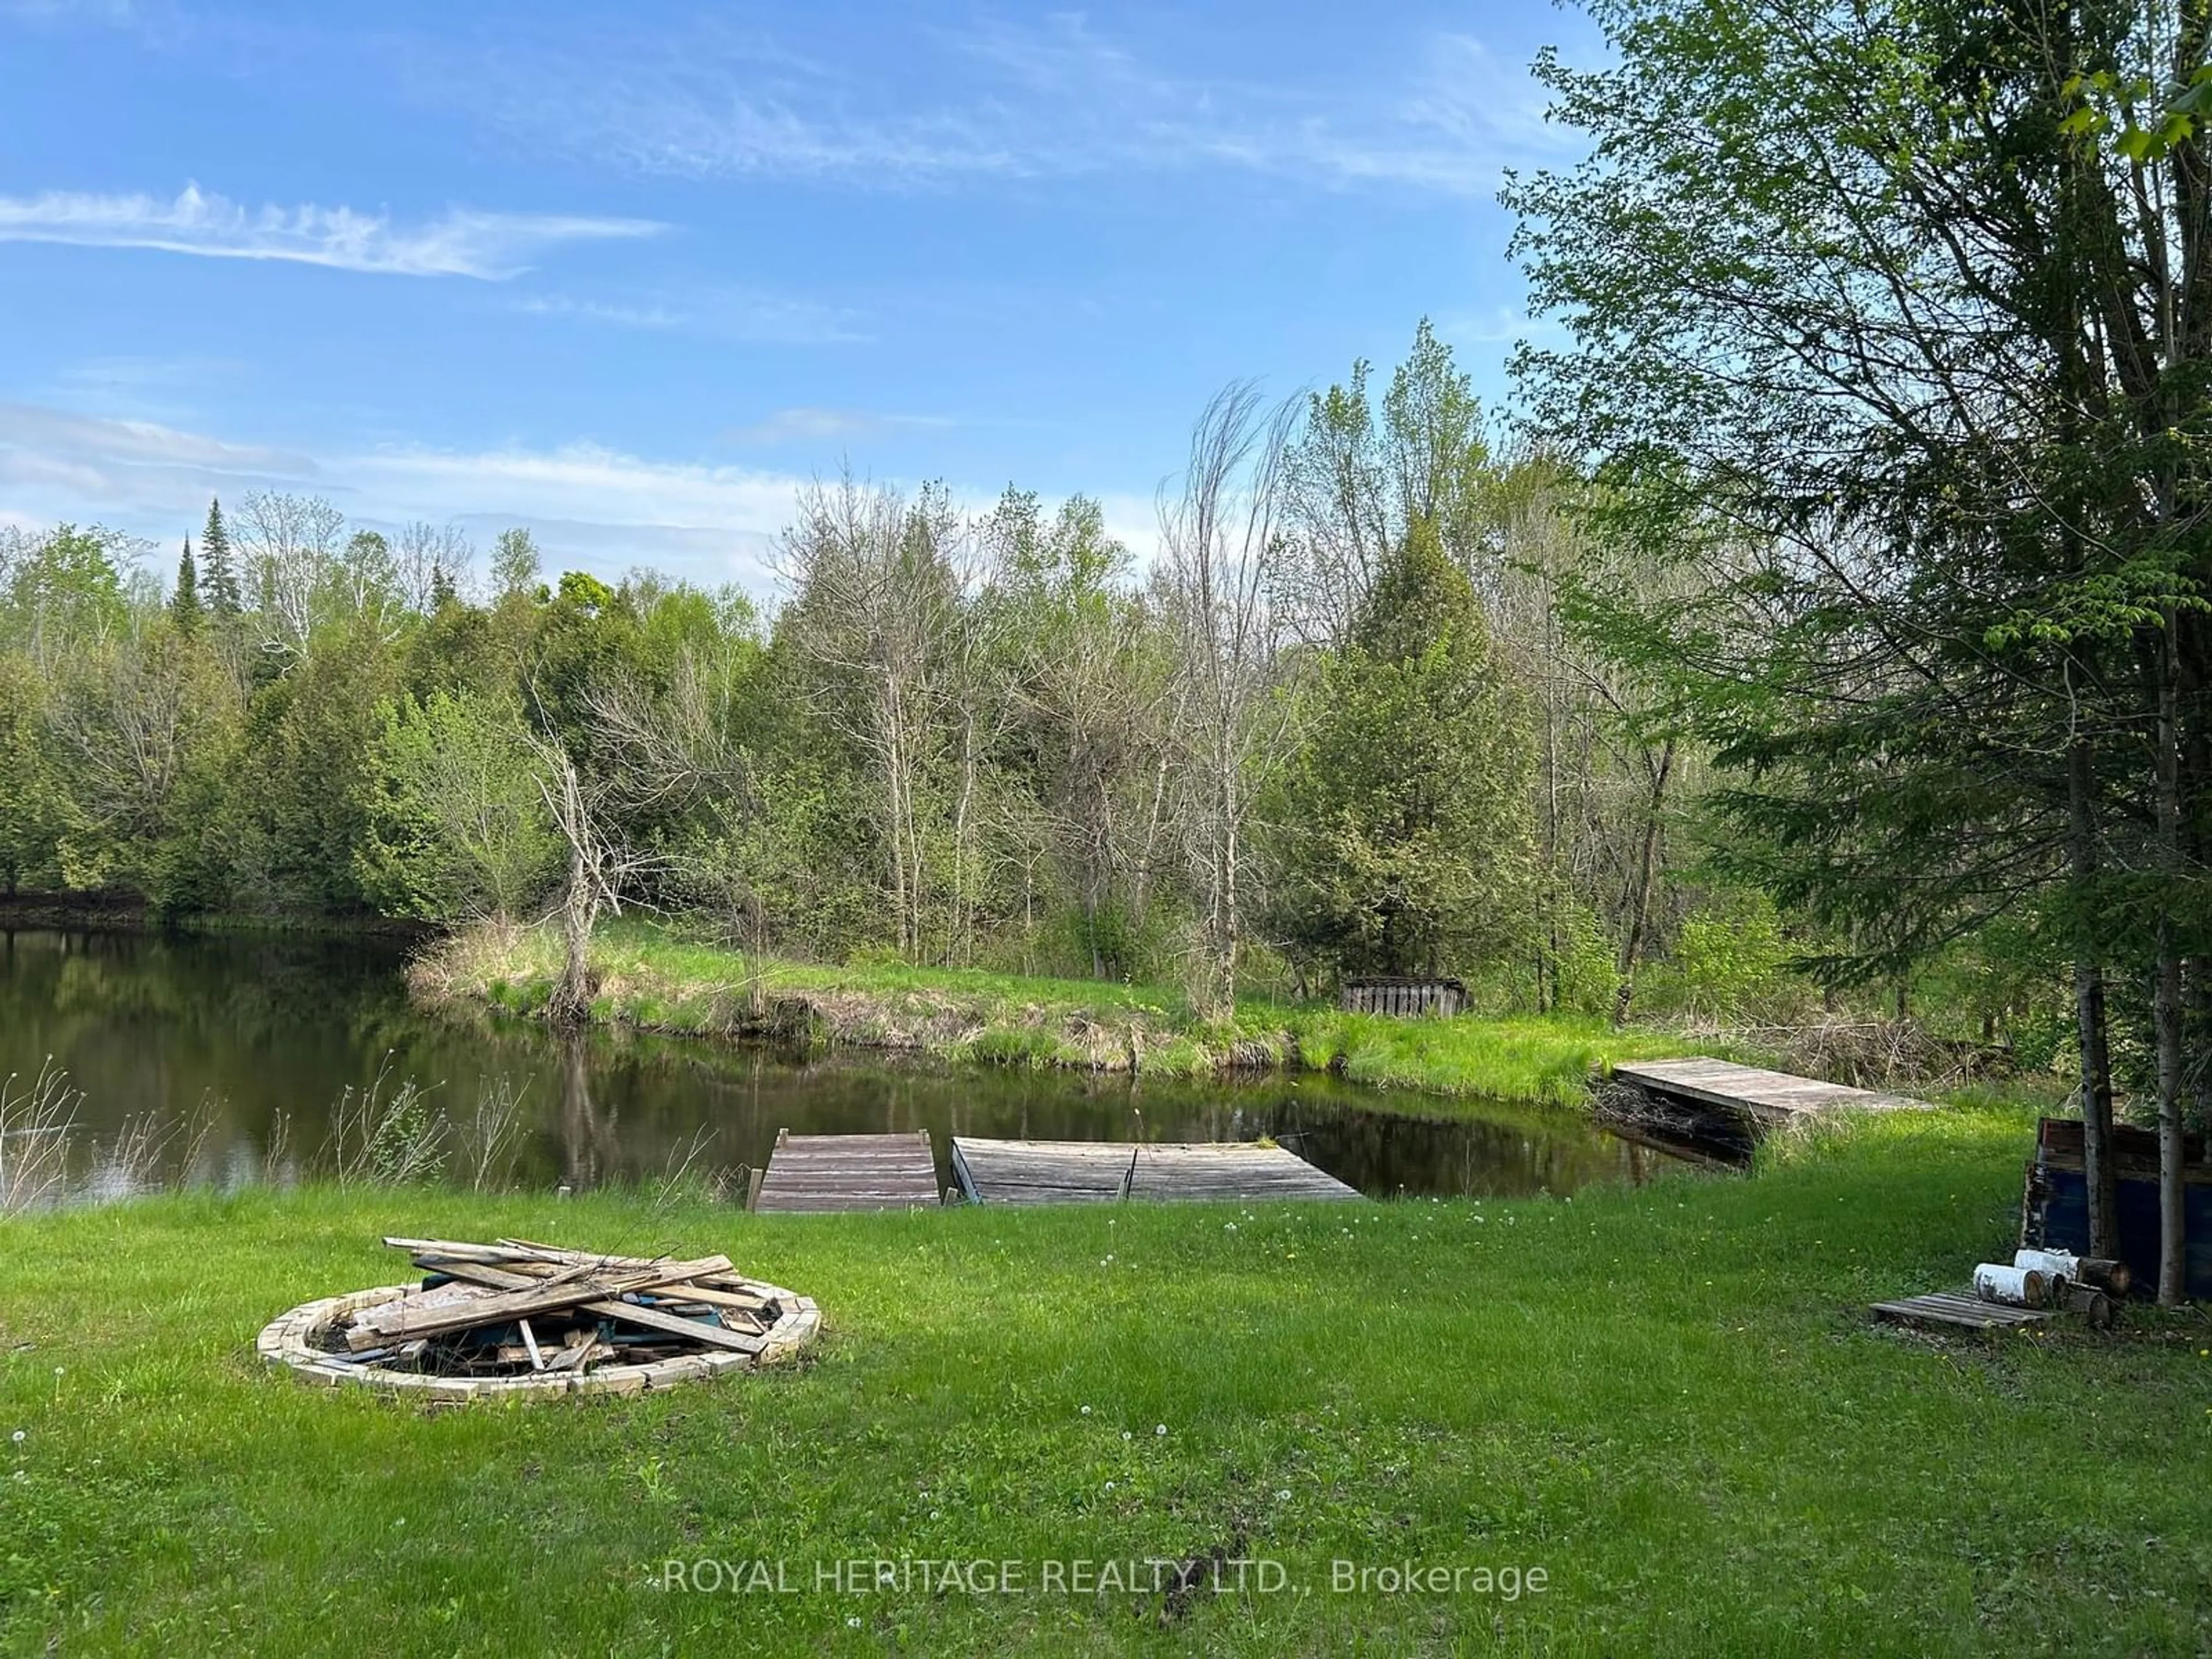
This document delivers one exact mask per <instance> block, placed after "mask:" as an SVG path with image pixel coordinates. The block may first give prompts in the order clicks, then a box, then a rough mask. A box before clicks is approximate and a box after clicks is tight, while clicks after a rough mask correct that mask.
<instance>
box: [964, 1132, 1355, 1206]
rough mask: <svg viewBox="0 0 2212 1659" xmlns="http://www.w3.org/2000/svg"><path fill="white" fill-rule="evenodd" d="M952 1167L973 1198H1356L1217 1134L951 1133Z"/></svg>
mask: <svg viewBox="0 0 2212 1659" xmlns="http://www.w3.org/2000/svg"><path fill="white" fill-rule="evenodd" d="M952 1173H953V1176H954V1177H955V1178H956V1179H957V1181H958V1182H960V1187H961V1190H962V1191H963V1192H964V1193H965V1194H967V1195H968V1197H969V1200H972V1201H974V1202H975V1203H980V1204H1099V1203H1112V1202H1114V1201H1115V1200H1120V1199H1123V1198H1132V1199H1145V1200H1168V1201H1187V1200H1230V1201H1235V1200H1243V1201H1245V1202H1250V1201H1251V1200H1255V1199H1355V1198H1358V1196H1359V1193H1358V1189H1357V1188H1352V1187H1348V1186H1346V1184H1345V1183H1344V1182H1341V1181H1339V1180H1338V1179H1337V1178H1336V1177H1335V1176H1333V1175H1329V1174H1328V1173H1326V1172H1325V1171H1323V1170H1316V1168H1314V1166H1313V1165H1312V1164H1309V1163H1307V1162H1306V1161H1305V1159H1304V1158H1300V1157H1299V1156H1298V1155H1297V1153H1296V1152H1290V1151H1288V1150H1286V1149H1285V1148H1283V1147H1281V1146H1259V1145H1257V1144H1255V1143H1250V1142H1241V1141H1225V1142H1212V1143H1206V1144H1200V1145H1188V1144H1180V1143H1176V1144H1166V1145H1158V1146H1154V1145H1142V1146H1138V1145H1132V1144H1130V1143H1128V1142H1127V1141H1111V1140H987V1139H979V1138H977V1137H975V1136H972V1135H955V1136H954V1137H953V1138H952Z"/></svg>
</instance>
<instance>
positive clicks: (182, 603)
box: [169, 536, 200, 630]
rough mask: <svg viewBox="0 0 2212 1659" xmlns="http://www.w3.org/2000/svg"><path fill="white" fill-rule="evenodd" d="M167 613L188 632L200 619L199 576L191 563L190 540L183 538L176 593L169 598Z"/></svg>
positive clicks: (196, 568) (178, 562)
mask: <svg viewBox="0 0 2212 1659" xmlns="http://www.w3.org/2000/svg"><path fill="white" fill-rule="evenodd" d="M169 612H170V614H171V615H172V616H173V617H176V619H177V626H178V627H179V628H182V629H186V630H190V629H191V628H192V627H193V626H194V625H195V624H196V623H198V621H199V619H200V574H199V568H198V567H197V566H196V565H195V564H194V563H193V562H192V538H191V537H190V536H187V537H185V550H184V552H183V553H182V554H181V555H179V557H178V559H177V591H176V592H174V593H173V594H172V595H171V596H170V599H169Z"/></svg>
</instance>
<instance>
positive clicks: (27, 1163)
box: [0, 1055, 84, 1216]
mask: <svg viewBox="0 0 2212 1659" xmlns="http://www.w3.org/2000/svg"><path fill="white" fill-rule="evenodd" d="M83 1098H84V1096H83V1093H82V1091H79V1090H77V1089H74V1088H72V1087H70V1080H69V1073H67V1072H64V1071H63V1070H61V1069H60V1068H59V1067H58V1066H56V1065H55V1064H54V1062H53V1059H52V1056H51V1055H49V1056H48V1057H47V1058H46V1061H45V1062H44V1063H43V1064H42V1065H40V1067H39V1074H38V1076H37V1077H36V1078H34V1079H32V1080H31V1081H30V1082H28V1083H24V1082H23V1081H22V1080H21V1078H20V1077H19V1076H18V1074H16V1073H12V1072H11V1073H9V1075H8V1077H7V1079H6V1080H5V1081H4V1082H0V1216H6V1215H16V1214H20V1213H21V1212H23V1211H25V1210H32V1209H37V1208H39V1207H40V1206H45V1205H48V1204H52V1203H53V1202H55V1201H56V1200H58V1199H59V1198H60V1197H61V1196H62V1194H64V1192H65V1191H66V1190H67V1188H68V1186H69V1154H70V1132H71V1131H72V1130H73V1129H74V1128H75V1127H76V1109H77V1103H79V1102H80V1101H82V1099H83Z"/></svg>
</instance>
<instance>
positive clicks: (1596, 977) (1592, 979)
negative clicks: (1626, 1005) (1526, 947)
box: [1547, 902, 1620, 1015]
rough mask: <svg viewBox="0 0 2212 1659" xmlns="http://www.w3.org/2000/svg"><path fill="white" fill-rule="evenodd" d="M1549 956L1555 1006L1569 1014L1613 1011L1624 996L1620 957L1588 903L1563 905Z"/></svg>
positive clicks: (1549, 943)
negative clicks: (1618, 999)
mask: <svg viewBox="0 0 2212 1659" xmlns="http://www.w3.org/2000/svg"><path fill="white" fill-rule="evenodd" d="M1547 957H1548V958H1549V960H1550V963H1551V969H1552V976H1553V987H1552V994H1553V1001H1554V1006H1557V1007H1558V1008H1559V1010H1560V1011H1561V1012H1565V1013H1577V1014H1607V1015H1609V1014H1611V1013H1612V1012H1613V1004H1614V1000H1615V999H1616V998H1618V997H1619V995H1620V955H1619V951H1618V950H1617V948H1616V947H1615V945H1613V940H1612V939H1611V938H1610V937H1608V936H1607V933H1606V930H1605V924H1604V923H1603V922H1602V921H1601V920H1600V919H1599V917H1598V915H1597V914H1596V913H1595V911H1593V910H1592V909H1590V908H1589V906H1588V905H1585V904H1577V903H1573V902H1565V903H1562V904H1560V905H1559V907H1558V910H1557V915H1556V917H1555V919H1554V921H1553V934H1552V939H1551V940H1550V941H1548V942H1547Z"/></svg>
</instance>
